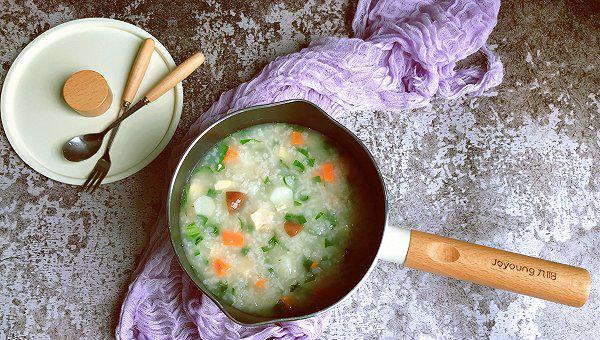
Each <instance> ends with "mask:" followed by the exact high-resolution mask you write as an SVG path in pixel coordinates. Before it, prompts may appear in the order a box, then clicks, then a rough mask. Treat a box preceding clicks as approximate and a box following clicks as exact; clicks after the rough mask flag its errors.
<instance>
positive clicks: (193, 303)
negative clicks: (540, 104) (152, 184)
mask: <svg viewBox="0 0 600 340" xmlns="http://www.w3.org/2000/svg"><path fill="white" fill-rule="evenodd" d="M499 7H500V0H487V1H475V0H457V1H435V0H427V1H419V0H379V1H377V0H360V1H359V3H358V8H357V10H356V15H355V18H354V21H353V23H352V27H353V29H354V33H355V37H354V38H331V37H329V38H322V39H319V40H317V41H315V42H313V43H312V44H311V45H310V46H309V47H307V48H305V49H303V50H301V51H299V52H297V53H293V54H289V55H286V56H283V57H280V58H277V59H276V60H275V61H273V62H271V63H270V64H269V65H267V67H265V68H264V69H263V70H262V72H260V73H259V74H258V75H257V76H256V77H255V78H254V79H252V80H250V81H249V82H246V83H243V84H241V85H240V86H239V87H237V88H236V89H233V90H230V91H227V92H225V93H223V94H222V95H221V97H220V98H219V100H218V101H217V102H215V103H214V104H213V105H212V107H211V108H210V109H209V110H208V111H207V112H206V113H204V114H203V115H202V116H201V117H200V118H199V119H198V120H197V121H196V122H195V123H194V124H193V125H192V127H191V128H190V130H189V131H188V133H187V134H186V135H185V137H184V140H183V142H182V143H181V144H180V145H179V146H177V147H175V149H174V150H173V153H172V155H171V159H170V162H169V168H168V170H167V171H168V172H167V174H171V173H172V171H173V168H174V164H175V163H176V161H177V160H178V159H179V156H180V154H181V153H182V152H183V150H185V148H186V147H187V146H188V145H189V143H190V142H191V140H192V139H193V138H195V137H196V136H197V135H198V134H199V133H200V132H201V131H202V130H203V129H205V128H206V127H207V126H209V125H210V124H211V123H213V122H215V121H216V120H218V119H219V118H221V117H223V116H224V115H226V114H227V113H229V112H232V111H236V110H239V109H243V108H246V107H250V106H253V105H258V104H265V103H272V102H276V101H281V100H286V99H306V100H309V101H311V102H313V103H315V104H317V105H318V106H320V107H321V108H322V109H324V110H325V111H326V112H327V113H328V114H330V115H332V116H334V117H335V116H336V115H339V114H342V113H343V112H345V111H350V110H360V109H364V110H384V109H388V110H390V109H391V110H398V109H411V108H418V107H422V106H424V105H426V104H427V103H428V102H429V101H430V99H431V98H432V97H433V96H434V95H437V96H439V97H442V98H447V99H450V98H456V97H459V96H462V95H465V94H471V95H481V94H482V93H483V92H484V91H485V90H487V89H489V88H491V87H493V86H497V85H498V84H500V82H501V81H502V76H503V69H502V63H501V62H500V60H499V59H498V58H497V57H496V56H495V55H494V54H493V53H492V52H491V51H490V50H488V49H487V48H486V47H485V46H484V43H485V41H486V40H487V38H488V36H489V34H490V33H491V31H492V29H493V28H494V26H495V25H496V20H497V15H498V10H499ZM477 51H481V52H483V53H484V55H485V57H486V58H487V69H485V70H484V69H480V68H477V67H468V68H464V69H459V70H456V69H455V66H456V63H457V62H458V61H460V60H462V59H464V58H466V57H467V56H469V55H471V54H473V53H475V52H477ZM160 216H161V217H160V218H159V220H158V221H157V222H156V229H155V231H154V234H153V235H152V236H151V239H150V241H149V246H148V249H147V250H146V251H145V252H144V254H143V256H142V259H141V261H140V264H139V267H138V268H137V269H136V272H135V273H134V280H133V282H132V283H131V285H130V287H129V291H128V294H127V296H126V297H125V300H124V302H123V307H122V310H121V316H120V320H119V324H118V326H117V329H116V337H117V338H119V339H133V338H138V339H187V338H202V339H231V338H248V339H266V338H276V339H295V338H299V339H313V338H316V337H317V336H318V335H319V334H320V333H321V332H322V330H323V328H324V327H326V325H327V320H328V315H327V313H324V314H321V315H319V316H316V317H313V318H309V319H306V320H300V321H295V322H286V323H277V324H273V325H267V326H261V327H244V326H241V325H238V324H236V323H234V322H233V321H231V320H230V319H229V318H228V317H227V316H225V315H224V314H223V313H222V312H221V311H220V310H219V308H218V307H217V306H216V305H215V304H214V303H213V302H212V301H211V300H210V299H209V298H207V297H206V296H203V294H202V293H201V292H200V291H199V290H198V289H197V288H196V287H195V286H194V284H193V282H192V281H191V280H190V279H189V277H187V275H186V274H185V273H184V272H183V271H182V269H181V267H180V266H179V263H178V262H177V259H176V257H175V254H174V252H173V250H172V248H171V245H170V241H169V236H168V228H167V226H166V221H165V217H164V211H163V212H161V214H160Z"/></svg>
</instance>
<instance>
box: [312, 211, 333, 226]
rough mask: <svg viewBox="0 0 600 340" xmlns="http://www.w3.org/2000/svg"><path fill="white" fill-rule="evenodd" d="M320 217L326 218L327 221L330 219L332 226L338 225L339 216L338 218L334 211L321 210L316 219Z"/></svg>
mask: <svg viewBox="0 0 600 340" xmlns="http://www.w3.org/2000/svg"><path fill="white" fill-rule="evenodd" d="M320 218H324V219H326V220H327V221H329V223H331V225H332V226H334V227H337V225H338V220H337V218H336V217H335V216H334V215H333V214H332V213H330V212H328V211H321V212H320V213H318V214H317V215H316V216H315V220H318V219H320Z"/></svg>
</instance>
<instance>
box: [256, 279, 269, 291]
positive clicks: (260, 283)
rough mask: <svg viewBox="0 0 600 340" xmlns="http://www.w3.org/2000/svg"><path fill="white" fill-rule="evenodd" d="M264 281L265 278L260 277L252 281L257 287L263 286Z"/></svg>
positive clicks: (265, 280)
mask: <svg viewBox="0 0 600 340" xmlns="http://www.w3.org/2000/svg"><path fill="white" fill-rule="evenodd" d="M265 283H267V279H266V278H264V277H262V278H260V279H258V280H256V282H254V285H255V286H256V287H258V288H261V289H262V288H265Z"/></svg>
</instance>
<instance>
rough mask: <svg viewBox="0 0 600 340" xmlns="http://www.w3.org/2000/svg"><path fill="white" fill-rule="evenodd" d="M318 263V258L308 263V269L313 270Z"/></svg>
mask: <svg viewBox="0 0 600 340" xmlns="http://www.w3.org/2000/svg"><path fill="white" fill-rule="evenodd" d="M318 265H319V260H316V261H313V263H311V264H310V269H312V270H314V269H316V268H317V266H318Z"/></svg>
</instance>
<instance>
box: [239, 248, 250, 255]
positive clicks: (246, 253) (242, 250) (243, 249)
mask: <svg viewBox="0 0 600 340" xmlns="http://www.w3.org/2000/svg"><path fill="white" fill-rule="evenodd" d="M240 252H241V253H242V256H246V255H248V253H249V252H250V248H248V247H244V248H242V249H241V250H240Z"/></svg>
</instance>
